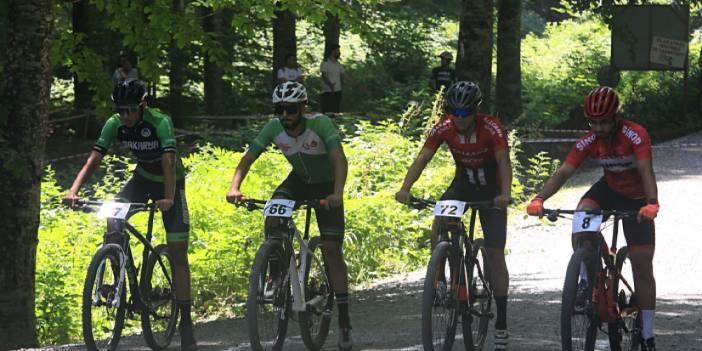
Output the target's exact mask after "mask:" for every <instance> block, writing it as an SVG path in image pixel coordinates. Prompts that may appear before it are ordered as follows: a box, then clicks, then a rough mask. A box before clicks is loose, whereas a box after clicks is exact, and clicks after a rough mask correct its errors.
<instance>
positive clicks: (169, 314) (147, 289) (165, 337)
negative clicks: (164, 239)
mask: <svg viewBox="0 0 702 351" xmlns="http://www.w3.org/2000/svg"><path fill="white" fill-rule="evenodd" d="M159 258H160V261H159ZM172 267H173V264H172V260H171V255H169V254H168V247H167V246H166V245H158V246H156V248H155V249H154V251H153V252H151V254H150V255H149V257H148V261H147V263H146V266H145V268H144V269H146V271H145V272H144V281H142V282H141V285H142V287H141V294H142V295H141V296H142V299H143V300H144V305H145V306H144V311H142V312H141V328H142V330H143V331H144V339H145V340H146V344H147V345H149V347H151V349H153V350H162V349H165V348H166V347H168V345H169V344H170V343H171V339H173V334H175V330H176V322H177V321H178V310H177V308H176V296H175V288H174V287H173V274H172V273H173V269H172Z"/></svg>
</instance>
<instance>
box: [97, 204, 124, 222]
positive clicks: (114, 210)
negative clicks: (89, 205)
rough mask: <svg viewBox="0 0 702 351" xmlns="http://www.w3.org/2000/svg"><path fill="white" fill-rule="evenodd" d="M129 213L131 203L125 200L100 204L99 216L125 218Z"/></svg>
mask: <svg viewBox="0 0 702 351" xmlns="http://www.w3.org/2000/svg"><path fill="white" fill-rule="evenodd" d="M127 213H129V204H128V203H123V202H105V203H104V204H102V206H100V210H99V211H98V213H97V216H98V218H116V219H125V218H127Z"/></svg>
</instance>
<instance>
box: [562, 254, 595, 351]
mask: <svg viewBox="0 0 702 351" xmlns="http://www.w3.org/2000/svg"><path fill="white" fill-rule="evenodd" d="M581 263H584V264H585V266H586V267H587V271H588V282H589V284H588V285H587V289H586V290H585V291H583V292H581V294H580V296H578V284H579V283H580V264H581ZM598 268H599V265H597V264H595V263H594V255H593V254H592V252H591V251H590V250H588V249H585V248H578V249H577V250H575V252H574V253H573V255H572V256H571V257H570V262H569V263H568V269H567V271H566V277H565V282H564V284H563V297H562V298H563V300H562V303H561V344H562V348H563V350H564V351H592V350H594V349H595V341H596V339H597V326H598V322H597V308H596V306H594V305H593V302H592V290H593V288H594V286H596V282H595V279H596V278H595V277H597V272H596V271H595V270H596V269H598ZM576 300H579V301H576Z"/></svg>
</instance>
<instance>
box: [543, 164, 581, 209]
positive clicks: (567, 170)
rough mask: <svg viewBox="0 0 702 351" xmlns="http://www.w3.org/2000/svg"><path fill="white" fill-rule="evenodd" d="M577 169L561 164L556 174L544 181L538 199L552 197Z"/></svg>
mask: <svg viewBox="0 0 702 351" xmlns="http://www.w3.org/2000/svg"><path fill="white" fill-rule="evenodd" d="M576 169H577V168H575V167H573V166H571V165H569V164H567V163H563V164H562V165H561V167H559V168H558V170H557V171H556V173H554V174H553V176H551V178H549V180H547V181H546V183H545V184H544V187H543V188H542V189H541V191H540V192H539V195H537V196H538V197H540V198H542V199H544V200H546V199H548V198H550V197H551V196H553V194H555V193H556V192H558V190H559V189H560V188H561V187H562V186H563V184H565V182H566V181H568V179H570V177H571V176H573V173H575V170H576Z"/></svg>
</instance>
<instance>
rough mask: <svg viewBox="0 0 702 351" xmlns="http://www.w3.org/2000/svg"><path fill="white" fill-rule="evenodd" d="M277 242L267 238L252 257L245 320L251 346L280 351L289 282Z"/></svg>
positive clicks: (287, 309)
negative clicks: (286, 280) (285, 280)
mask: <svg viewBox="0 0 702 351" xmlns="http://www.w3.org/2000/svg"><path fill="white" fill-rule="evenodd" d="M284 260H285V258H284V255H283V248H282V246H281V244H280V242H278V241H275V240H267V241H266V242H264V243H263V245H261V247H260V248H259V249H258V252H257V253H256V257H255V258H254V263H253V266H252V267H251V275H250V276H249V291H248V298H247V299H246V321H247V323H248V328H249V339H250V341H251V348H252V349H254V350H257V351H262V350H282V348H283V342H285V334H286V333H287V330H288V319H289V317H290V284H289V282H285V283H283V281H284V279H283V278H284V277H285V269H284V268H285V267H287V264H286V263H285V262H284Z"/></svg>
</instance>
